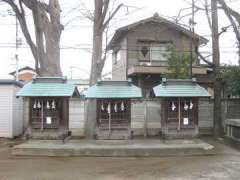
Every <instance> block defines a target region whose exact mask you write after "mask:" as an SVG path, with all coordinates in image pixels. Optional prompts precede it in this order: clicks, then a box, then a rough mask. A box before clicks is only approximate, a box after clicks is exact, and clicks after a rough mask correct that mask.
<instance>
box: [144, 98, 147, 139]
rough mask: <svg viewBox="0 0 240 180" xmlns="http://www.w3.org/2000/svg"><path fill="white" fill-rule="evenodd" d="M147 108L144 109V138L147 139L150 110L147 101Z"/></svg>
mask: <svg viewBox="0 0 240 180" xmlns="http://www.w3.org/2000/svg"><path fill="white" fill-rule="evenodd" d="M144 105H145V108H144V137H147V134H148V133H147V110H148V107H147V100H145V103H144Z"/></svg>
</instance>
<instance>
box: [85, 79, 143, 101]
mask: <svg viewBox="0 0 240 180" xmlns="http://www.w3.org/2000/svg"><path fill="white" fill-rule="evenodd" d="M83 94H84V95H85V98H96V99H98V98H99V99H100V98H141V97H142V91H141V89H140V88H139V87H137V86H134V85H133V84H132V83H131V82H130V81H99V82H98V83H97V84H95V85H93V86H91V87H90V88H88V90H86V91H84V93H83Z"/></svg>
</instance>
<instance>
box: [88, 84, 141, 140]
mask: <svg viewBox="0 0 240 180" xmlns="http://www.w3.org/2000/svg"><path fill="white" fill-rule="evenodd" d="M84 94H85V97H86V98H87V99H97V110H96V113H97V119H96V121H97V122H96V138H97V139H128V138H130V137H131V99H136V98H142V92H141V89H140V88H138V87H136V86H134V85H133V84H132V83H131V82H130V81H99V82H98V83H97V84H95V85H94V86H92V87H90V88H89V89H88V90H87V91H86V92H85V93H84Z"/></svg>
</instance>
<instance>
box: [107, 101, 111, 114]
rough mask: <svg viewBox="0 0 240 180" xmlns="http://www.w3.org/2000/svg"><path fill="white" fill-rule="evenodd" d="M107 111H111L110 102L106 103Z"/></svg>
mask: <svg viewBox="0 0 240 180" xmlns="http://www.w3.org/2000/svg"><path fill="white" fill-rule="evenodd" d="M107 111H108V114H110V113H111V105H110V103H109V104H108V107H107Z"/></svg>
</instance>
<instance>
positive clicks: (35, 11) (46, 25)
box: [2, 0, 63, 76]
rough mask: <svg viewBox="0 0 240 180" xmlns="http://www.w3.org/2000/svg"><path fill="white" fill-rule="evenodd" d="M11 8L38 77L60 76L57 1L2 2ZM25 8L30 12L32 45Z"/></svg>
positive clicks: (59, 32) (22, 0) (59, 28)
mask: <svg viewBox="0 0 240 180" xmlns="http://www.w3.org/2000/svg"><path fill="white" fill-rule="evenodd" d="M2 1H3V2H6V3H7V4H9V5H10V6H11V7H12V10H13V11H14V12H15V14H16V17H17V19H18V21H19V23H20V26H21V29H22V32H23V35H24V37H25V38H26V41H27V43H28V44H29V46H30V49H31V51H32V54H33V57H34V60H35V68H36V72H37V73H38V75H40V76H62V72H61V67H60V37H61V32H62V29H63V27H62V25H61V24H60V5H59V2H58V0H49V3H48V4H46V3H44V2H43V1H39V0H19V1H18V2H19V3H18V4H17V3H15V1H12V0H2ZM23 5H24V6H23ZM25 7H27V8H28V9H29V10H31V11H32V15H33V22H34V28H35V38H36V43H34V41H33V39H32V37H31V35H30V32H29V29H28V26H27V22H26V16H25V9H24V8H25Z"/></svg>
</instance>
